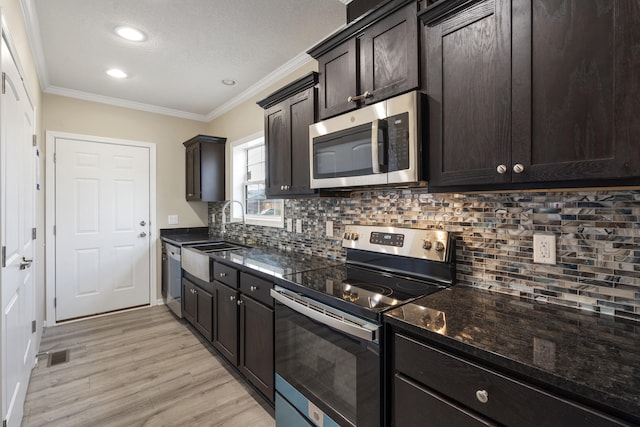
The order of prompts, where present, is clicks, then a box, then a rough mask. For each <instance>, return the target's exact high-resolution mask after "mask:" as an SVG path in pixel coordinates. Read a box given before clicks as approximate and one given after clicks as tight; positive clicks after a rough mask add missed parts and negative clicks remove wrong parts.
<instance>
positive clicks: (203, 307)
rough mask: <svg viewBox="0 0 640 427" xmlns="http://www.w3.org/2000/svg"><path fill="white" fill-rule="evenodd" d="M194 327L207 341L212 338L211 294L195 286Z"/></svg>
mask: <svg viewBox="0 0 640 427" xmlns="http://www.w3.org/2000/svg"><path fill="white" fill-rule="evenodd" d="M196 297H197V303H196V304H197V311H196V319H195V320H196V327H197V328H198V330H199V331H200V333H202V335H204V337H205V338H206V339H208V340H209V341H212V340H213V295H211V294H210V293H209V292H207V291H204V290H202V289H200V288H196Z"/></svg>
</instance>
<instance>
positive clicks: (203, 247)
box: [189, 242, 243, 252]
mask: <svg viewBox="0 0 640 427" xmlns="http://www.w3.org/2000/svg"><path fill="white" fill-rule="evenodd" d="M189 247H190V248H193V249H197V250H199V251H202V252H218V251H233V250H235V249H242V248H243V247H242V246H239V245H236V244H233V243H228V242H213V243H202V244H199V245H193V246H189Z"/></svg>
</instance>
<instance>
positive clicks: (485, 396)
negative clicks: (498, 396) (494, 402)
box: [476, 390, 489, 403]
mask: <svg viewBox="0 0 640 427" xmlns="http://www.w3.org/2000/svg"><path fill="white" fill-rule="evenodd" d="M476 399H478V401H479V402H480V403H487V402H488V401H489V393H488V392H487V390H478V391H476Z"/></svg>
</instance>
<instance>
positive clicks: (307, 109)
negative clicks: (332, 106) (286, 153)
mask: <svg viewBox="0 0 640 427" xmlns="http://www.w3.org/2000/svg"><path fill="white" fill-rule="evenodd" d="M288 109H289V117H290V119H289V123H290V135H291V159H290V160H291V188H290V189H289V193H290V194H295V195H303V194H313V193H314V192H315V191H314V190H312V189H311V188H310V183H309V180H310V177H309V163H310V159H309V125H311V124H313V123H314V121H315V110H316V108H315V89H314V88H309V89H307V90H305V91H304V92H301V93H299V94H297V95H294V96H292V97H291V98H290V99H289V105H288Z"/></svg>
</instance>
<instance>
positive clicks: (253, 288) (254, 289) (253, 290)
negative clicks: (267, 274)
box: [249, 286, 258, 292]
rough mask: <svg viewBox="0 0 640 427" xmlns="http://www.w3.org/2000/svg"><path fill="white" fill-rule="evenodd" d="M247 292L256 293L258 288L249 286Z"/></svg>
mask: <svg viewBox="0 0 640 427" xmlns="http://www.w3.org/2000/svg"><path fill="white" fill-rule="evenodd" d="M249 290H250V291H251V292H255V291H257V290H258V287H257V286H251V287H250V288H249Z"/></svg>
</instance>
